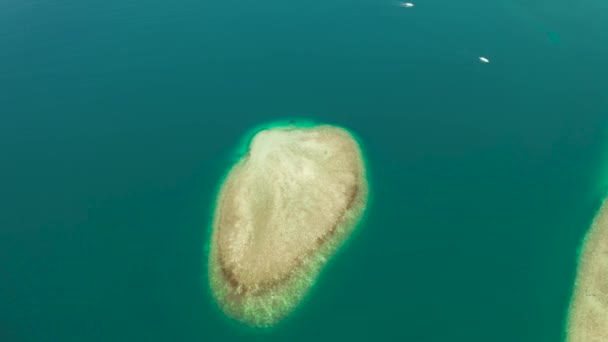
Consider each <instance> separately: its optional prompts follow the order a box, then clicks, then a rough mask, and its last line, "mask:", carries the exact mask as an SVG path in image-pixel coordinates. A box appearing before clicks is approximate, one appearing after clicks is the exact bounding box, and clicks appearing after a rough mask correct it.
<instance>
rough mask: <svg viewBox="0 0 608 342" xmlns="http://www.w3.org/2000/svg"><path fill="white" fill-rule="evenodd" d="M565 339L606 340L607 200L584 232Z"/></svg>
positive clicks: (607, 286)
mask: <svg viewBox="0 0 608 342" xmlns="http://www.w3.org/2000/svg"><path fill="white" fill-rule="evenodd" d="M567 341H568V342H605V341H608V201H607V200H604V203H603V205H602V207H601V208H600V210H599V211H598V213H597V215H596V217H595V219H594V221H593V224H592V225H591V228H590V229H589V232H588V233H587V235H586V236H585V240H584V242H583V247H582V250H581V255H580V257H579V265H578V271H577V275H576V283H575V287H574V295H573V297H572V301H571V303H570V308H569V313H568V325H567Z"/></svg>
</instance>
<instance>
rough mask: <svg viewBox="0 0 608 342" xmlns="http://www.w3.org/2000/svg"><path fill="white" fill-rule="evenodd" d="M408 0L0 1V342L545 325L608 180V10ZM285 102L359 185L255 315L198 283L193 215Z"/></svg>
mask: <svg viewBox="0 0 608 342" xmlns="http://www.w3.org/2000/svg"><path fill="white" fill-rule="evenodd" d="M415 5H416V6H415V7H413V8H409V9H406V8H402V7H399V3H398V2H396V1H393V0H383V1H379V0H373V1H372V0H352V1H344V0H329V1H322V2H321V1H320V2H302V1H289V2H287V1H276V0H268V1H231V0H228V1H210V0H202V1H191V0H184V1H177V2H175V1H173V2H166V1H164V2H162V1H155V0H152V1H148V2H142V1H130V0H126V1H116V0H107V1H99V0H92V1H75V0H56V1H48V0H45V1H42V0H28V1H17V0H6V1H3V2H2V3H0V341H3V342H4V341H6V342H43V341H44V342H46V341H62V342H69V341H78V342H82V341H100V342H101V341H103V342H106V341H325V340H327V341H337V340H347V341H370V340H372V341H395V340H400V341H412V342H445V341H466V342H474V341H475V342H476V341H479V342H482V341H483V342H485V341H495V342H502V341H509V342H512V341H518V342H527V341H530V342H539V341H547V342H553V341H560V340H561V339H562V334H563V327H564V322H565V314H566V308H567V305H568V301H569V298H570V293H571V288H572V283H573V279H574V274H575V270H576V253H577V248H578V247H579V242H580V240H581V238H582V237H583V235H584V233H585V231H586V229H587V227H588V226H589V223H590V221H591V219H592V218H593V215H594V212H595V210H596V209H597V208H598V205H599V203H600V201H601V200H602V198H603V196H604V194H605V192H606V184H608V182H606V180H607V177H606V176H605V175H606V174H607V172H608V169H607V168H606V167H605V166H607V165H608V163H607V162H608V134H607V133H608V131H607V129H608V62H607V61H608V20H607V18H608V6H607V5H606V3H605V2H604V1H600V0H583V1H578V2H572V1H563V0H557V1H541V0H534V1H523V0H515V1H513V0H500V1H481V0H472V1H467V2H456V1H446V0H420V1H418V2H415ZM480 56H485V57H487V58H489V59H490V61H491V62H490V63H489V64H483V63H480V62H479V60H478V57H480ZM290 117H298V118H309V119H312V120H317V121H320V122H326V123H332V124H338V125H343V126H345V127H347V128H349V129H351V130H352V131H353V132H355V133H356V134H357V135H358V136H359V137H360V138H361V140H362V143H363V144H364V147H365V150H366V152H367V159H368V161H369V167H370V171H371V175H372V179H371V180H370V181H371V184H372V187H373V188H372V190H373V198H374V200H373V203H372V205H371V206H370V208H369V212H368V218H367V221H366V222H365V224H364V225H363V226H361V227H360V228H359V230H358V231H357V233H356V234H355V236H354V238H353V239H351V240H350V241H349V242H348V243H347V245H346V246H345V248H343V249H342V250H341V251H340V253H339V254H338V255H337V257H336V258H334V259H333V260H332V261H331V263H330V264H329V265H328V267H327V268H326V269H325V271H324V272H323V274H322V275H321V277H320V278H319V280H318V281H317V283H316V285H315V287H314V288H313V290H312V292H311V293H310V295H309V297H308V298H307V300H306V301H305V303H304V304H303V305H301V307H299V309H298V310H297V311H296V312H295V314H294V315H293V316H291V317H290V318H289V319H288V320H286V321H285V322H283V323H282V324H280V325H279V326H278V327H276V328H275V329H273V330H271V331H256V330H251V329H247V328H246V327H243V326H241V325H239V324H238V323H236V322H233V321H230V320H229V319H227V318H226V317H225V316H224V315H223V314H222V313H221V312H220V310H219V309H218V308H217V306H216V305H215V303H214V302H213V301H212V299H211V297H210V294H209V289H208V285H207V279H206V274H205V267H206V259H205V257H204V248H205V246H206V244H207V242H208V241H207V236H208V235H207V234H208V231H207V229H208V227H209V221H210V210H211V208H212V206H213V201H214V196H215V191H216V189H217V185H218V182H219V181H220V180H221V178H222V175H223V173H224V172H225V170H226V169H227V168H228V167H229V166H230V165H231V163H232V162H233V160H232V159H231V158H232V156H233V155H232V153H233V151H234V149H235V148H237V147H238V144H239V142H240V141H241V139H242V138H243V135H244V134H246V133H247V132H248V131H249V130H250V129H251V128H253V127H255V126H257V125H259V124H262V123H265V122H269V121H273V120H278V119H285V118H290Z"/></svg>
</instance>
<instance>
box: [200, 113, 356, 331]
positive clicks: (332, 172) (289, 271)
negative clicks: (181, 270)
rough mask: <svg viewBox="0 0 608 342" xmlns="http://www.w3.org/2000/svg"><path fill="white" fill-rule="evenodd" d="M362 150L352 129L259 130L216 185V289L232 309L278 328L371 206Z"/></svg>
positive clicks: (212, 262) (212, 259)
mask: <svg viewBox="0 0 608 342" xmlns="http://www.w3.org/2000/svg"><path fill="white" fill-rule="evenodd" d="M367 198H368V183H367V178H366V172H365V164H364V160H363V156H362V153H361V149H360V147H359V145H358V143H357V141H356V140H355V138H354V137H353V136H352V135H351V134H350V133H349V132H348V131H346V130H345V129H342V128H339V127H335V126H329V125H318V126H307V127H298V126H292V125H287V126H279V127H273V128H269V129H264V130H261V131H259V132H258V133H257V134H255V135H254V136H253V138H252V139H251V141H250V144H249V148H248V150H247V153H246V154H245V155H244V156H243V157H242V158H241V159H240V160H239V161H238V162H237V163H236V164H235V165H234V166H233V167H232V169H231V170H230V171H229V173H228V175H227V176H226V178H225V180H224V183H223V184H222V186H221V188H220V191H219V193H218V197H217V202H216V208H215V212H214V218H213V231H212V234H211V245H210V250H209V280H210V286H211V291H212V294H213V297H214V298H215V299H216V301H217V302H218V304H219V306H220V307H221V308H222V310H223V311H224V312H225V313H226V314H228V315H229V316H231V317H233V318H235V319H237V320H240V321H242V322H245V323H247V324H249V325H252V326H271V325H274V324H276V323H277V322H279V321H280V320H281V319H283V318H284V317H285V316H287V315H288V314H289V313H290V312H291V311H292V310H293V309H294V308H295V307H296V305H297V304H298V303H299V302H300V301H301V300H302V299H303V298H304V296H305V295H306V293H307V292H308V290H309V289H310V287H311V286H312V284H313V282H314V281H315V279H316V278H317V276H318V274H319V272H320V270H321V268H322V267H323V265H325V263H326V262H327V261H328V259H329V258H330V257H331V256H332V255H333V254H334V252H335V251H336V250H337V249H338V248H339V246H340V245H341V244H342V243H343V242H344V241H345V239H346V238H347V237H348V236H349V235H350V233H351V232H352V231H353V228H354V227H355V226H356V224H357V223H358V222H359V220H360V219H361V217H362V214H363V211H364V209H365V207H366V204H367Z"/></svg>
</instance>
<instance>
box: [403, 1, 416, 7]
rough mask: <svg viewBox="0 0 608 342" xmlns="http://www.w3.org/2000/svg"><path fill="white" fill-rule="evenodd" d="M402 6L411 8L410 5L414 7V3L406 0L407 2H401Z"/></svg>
mask: <svg viewBox="0 0 608 342" xmlns="http://www.w3.org/2000/svg"><path fill="white" fill-rule="evenodd" d="M401 6H403V7H407V8H410V7H414V4H413V3H411V2H405V3H403V4H401Z"/></svg>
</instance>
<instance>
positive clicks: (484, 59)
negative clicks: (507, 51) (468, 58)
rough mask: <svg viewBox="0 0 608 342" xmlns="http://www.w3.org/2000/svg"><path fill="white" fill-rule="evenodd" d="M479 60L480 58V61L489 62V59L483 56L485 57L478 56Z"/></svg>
mask: <svg viewBox="0 0 608 342" xmlns="http://www.w3.org/2000/svg"><path fill="white" fill-rule="evenodd" d="M479 60H480V61H481V62H482V63H490V60H489V59H487V58H485V57H479Z"/></svg>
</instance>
